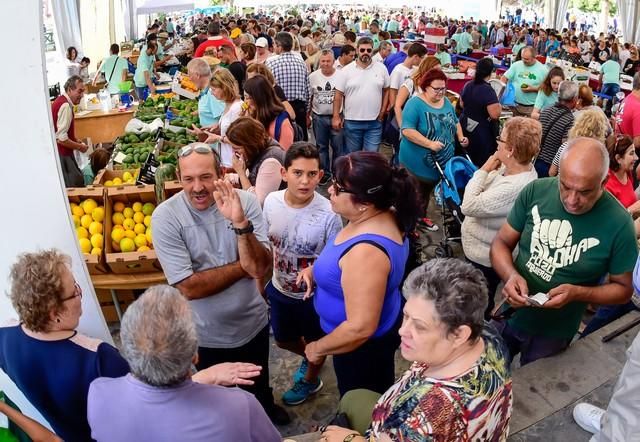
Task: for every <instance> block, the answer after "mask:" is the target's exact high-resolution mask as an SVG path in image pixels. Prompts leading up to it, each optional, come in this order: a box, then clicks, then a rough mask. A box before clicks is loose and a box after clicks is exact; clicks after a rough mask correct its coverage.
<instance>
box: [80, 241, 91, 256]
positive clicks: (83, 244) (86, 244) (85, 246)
mask: <svg viewBox="0 0 640 442" xmlns="http://www.w3.org/2000/svg"><path fill="white" fill-rule="evenodd" d="M80 250H82V253H89V252H91V241H89V238H80Z"/></svg>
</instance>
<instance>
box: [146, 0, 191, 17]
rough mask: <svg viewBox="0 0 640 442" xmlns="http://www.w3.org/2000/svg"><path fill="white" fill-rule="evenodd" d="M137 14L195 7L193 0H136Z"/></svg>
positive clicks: (188, 9)
mask: <svg viewBox="0 0 640 442" xmlns="http://www.w3.org/2000/svg"><path fill="white" fill-rule="evenodd" d="M137 6H138V7H137V8H136V14H137V15H145V14H155V13H161V12H174V11H190V10H192V9H194V8H195V3H194V1H193V0H138V3H137Z"/></svg>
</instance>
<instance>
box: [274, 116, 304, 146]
mask: <svg viewBox="0 0 640 442" xmlns="http://www.w3.org/2000/svg"><path fill="white" fill-rule="evenodd" d="M287 118H289V114H288V113H287V111H283V112H280V115H278V116H277V117H276V127H275V130H274V133H273V138H274V139H275V140H276V141H278V142H280V131H281V129H282V123H284V122H285V120H286V119H287ZM289 123H291V127H293V141H294V142H296V141H303V140H304V132H303V131H302V128H301V127H300V125H299V124H298V123H296V122H295V121H293V120H291V119H289Z"/></svg>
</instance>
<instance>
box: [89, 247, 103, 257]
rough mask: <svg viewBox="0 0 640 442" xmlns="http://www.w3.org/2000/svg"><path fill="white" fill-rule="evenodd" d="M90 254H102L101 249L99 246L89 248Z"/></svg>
mask: <svg viewBox="0 0 640 442" xmlns="http://www.w3.org/2000/svg"><path fill="white" fill-rule="evenodd" d="M91 254H92V255H98V256H100V255H102V249H101V248H100V247H94V248H93V249H91Z"/></svg>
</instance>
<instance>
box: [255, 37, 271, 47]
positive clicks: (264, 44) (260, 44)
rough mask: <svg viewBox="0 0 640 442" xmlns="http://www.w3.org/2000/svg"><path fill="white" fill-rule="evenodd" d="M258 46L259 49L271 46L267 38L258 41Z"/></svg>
mask: <svg viewBox="0 0 640 442" xmlns="http://www.w3.org/2000/svg"><path fill="white" fill-rule="evenodd" d="M256 46H258V47H259V48H266V47H267V46H269V42H268V41H267V39H266V38H264V37H260V38H259V39H257V40H256Z"/></svg>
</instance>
